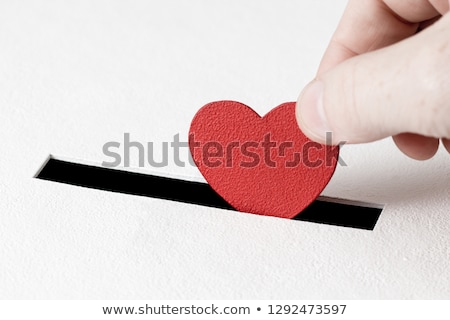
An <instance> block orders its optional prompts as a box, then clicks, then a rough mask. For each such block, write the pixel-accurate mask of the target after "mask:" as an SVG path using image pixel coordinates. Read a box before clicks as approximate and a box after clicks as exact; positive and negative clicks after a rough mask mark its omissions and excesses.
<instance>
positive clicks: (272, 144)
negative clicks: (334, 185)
mask: <svg viewBox="0 0 450 320" xmlns="http://www.w3.org/2000/svg"><path fill="white" fill-rule="evenodd" d="M189 148H190V150H191V154H192V157H193V159H194V161H195V163H196V165H197V167H198V168H199V170H200V172H201V173H202V174H203V176H204V177H205V179H206V181H208V183H209V184H210V185H211V187H212V188H213V189H214V190H215V191H216V192H217V193H218V194H220V195H221V196H222V197H223V198H224V199H225V200H226V201H227V202H228V203H229V204H230V205H232V206H233V207H234V208H235V209H237V210H239V211H243V212H249V213H255V214H261V215H268V216H276V217H281V218H292V217H294V216H296V215H297V214H299V213H300V212H301V211H302V210H303V209H305V208H306V207H307V206H308V205H310V204H311V203H312V202H313V201H314V200H315V199H316V198H317V197H318V196H319V194H320V193H321V192H322V190H323V189H324V188H325V186H326V185H327V183H328V181H329V180H330V179H331V176H332V175H333V172H334V170H335V168H336V164H337V159H338V154H339V149H338V147H331V146H325V145H322V144H318V143H316V142H313V141H311V140H309V139H308V138H307V137H306V136H305V135H304V134H303V133H302V132H301V131H300V130H299V128H298V126H297V122H296V119H295V102H288V103H284V104H281V105H280V106H278V107H276V108H275V109H273V110H272V111H270V112H269V113H268V114H266V115H265V116H264V117H262V118H261V117H260V116H259V115H258V114H257V113H256V112H255V111H253V110H252V109H251V108H249V107H248V106H246V105H244V104H242V103H239V102H235V101H218V102H212V103H209V104H207V105H205V106H204V107H203V108H201V109H200V110H199V111H198V112H197V114H196V115H195V117H194V119H193V120H192V123H191V128H190V131H189Z"/></svg>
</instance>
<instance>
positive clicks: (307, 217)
mask: <svg viewBox="0 0 450 320" xmlns="http://www.w3.org/2000/svg"><path fill="white" fill-rule="evenodd" d="M36 178H38V179H43V180H50V181H55V182H60V183H66V184H71V185H76V186H81V187H86V188H93V189H100V190H106V191H112V192H120V193H126V194H131V195H138V196H145V197H152V198H159V199H165V200H171V201H179V202H185V203H191V204H197V205H203V206H208V207H214V208H221V209H228V210H235V209H234V208H233V207H231V206H230V205H229V204H228V203H227V202H226V201H225V200H223V199H222V198H221V197H220V196H219V195H218V194H217V193H216V192H215V191H214V190H213V189H212V188H211V187H210V186H209V185H208V184H206V183H201V182H193V181H185V180H180V179H173V178H167V177H160V176H155V175H148V174H140V173H135V172H129V171H123V170H116V169H108V168H103V167H96V166H89V165H85V164H79V163H73V162H68V161H63V160H58V159H54V158H50V159H49V160H48V161H47V163H46V164H45V165H44V167H43V168H42V169H41V171H40V172H39V173H38V174H37V176H36ZM381 211H382V209H380V208H374V207H366V206H363V205H353V204H343V203H337V202H334V201H333V199H331V201H324V200H316V201H314V202H313V203H312V204H311V205H310V206H309V207H308V208H306V209H305V210H304V211H303V212H302V213H301V214H298V215H297V216H296V217H294V218H293V220H301V221H309V222H316V223H322V224H331V225H337V226H343V227H351V228H358V229H365V230H373V229H374V227H375V224H376V222H377V220H378V217H379V216H380V213H381Z"/></svg>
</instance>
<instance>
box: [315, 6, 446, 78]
mask: <svg viewBox="0 0 450 320" xmlns="http://www.w3.org/2000/svg"><path fill="white" fill-rule="evenodd" d="M431 2H433V4H432V3H431ZM448 2H449V1H448V0H434V1H432V0H410V1H396V0H385V1H382V0H350V1H349V3H348V5H347V7H346V8H345V11H344V14H343V16H342V18H341V21H340V22H339V25H338V27H337V29H336V31H335V33H334V35H333V37H332V39H331V41H330V43H329V45H328V48H327V50H326V51H325V54H324V57H323V58H322V61H321V63H320V66H319V70H318V72H317V74H318V75H320V74H322V73H324V72H326V71H327V70H329V69H331V68H332V67H334V66H335V65H337V64H339V63H340V62H342V61H344V60H347V59H349V58H351V57H353V56H356V55H360V54H363V53H366V52H369V51H373V50H376V49H380V48H383V47H385V46H388V45H390V44H393V43H396V42H398V41H401V40H403V39H405V38H408V37H410V36H412V35H413V34H415V33H416V32H417V30H418V28H419V25H420V22H423V21H426V20H429V19H432V18H435V17H437V16H439V15H440V14H442V13H444V12H446V11H448Z"/></svg>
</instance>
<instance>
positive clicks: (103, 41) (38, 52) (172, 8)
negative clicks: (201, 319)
mask: <svg viewBox="0 0 450 320" xmlns="http://www.w3.org/2000/svg"><path fill="white" fill-rule="evenodd" d="M344 5H345V1H336V0H327V1H325V0H321V1H315V0H308V1H294V0H291V1H275V0H272V1H261V0H259V1H237V0H234V1H217V0H213V1H211V0H208V1H206V0H204V1H199V0H196V1H167V0H165V1H106V0H105V1H87V0H86V1H79V0H78V1H2V2H1V3H0V48H1V49H0V108H1V118H0V136H1V137H2V143H1V146H2V156H1V157H0V177H1V179H0V194H1V201H0V219H1V223H0V243H1V245H0V259H1V264H0V298H68V299H70V298H95V299H97V298H100V299H102V298H103V299H109V298H115V299H128V298H136V299H148V298H158V299H166V298H175V299H176V298H189V299H196V298H210V299H220V298H224V299H225V298H227V299H232V298H247V299H258V298H261V299H275V298H280V299H289V298H292V299H295V298H312V299H315V298H450V275H449V271H448V270H450V199H449V194H450V187H449V179H450V164H449V161H450V157H449V156H448V155H447V154H446V153H445V152H444V151H443V150H442V149H441V150H440V152H439V153H438V155H437V156H436V157H435V158H434V159H432V160H431V161H428V162H415V161H413V160H409V159H407V158H406V157H404V156H403V155H401V154H400V152H399V151H397V150H396V149H395V147H394V145H393V143H392V142H391V141H389V140H385V141H381V142H377V143H372V144H368V145H359V146H346V147H344V148H343V150H342V153H341V155H342V157H343V159H344V160H345V161H346V162H347V164H348V166H347V167H338V168H337V171H336V174H335V176H334V177H333V179H332V181H331V183H330V184H329V186H328V187H327V189H326V190H325V192H324V195H327V196H338V197H343V198H347V199H356V200H361V201H370V202H377V203H386V204H387V206H386V208H385V210H384V211H383V213H382V214H381V217H380V220H379V222H378V224H377V226H376V228H375V230H374V231H362V230H355V229H349V228H341V227H334V226H327V225H319V224H313V223H307V222H299V221H289V220H283V219H276V218H269V217H261V216H254V215H249V214H243V213H235V212H229V211H222V210H215V209H211V208H204V207H199V206H194V205H188V204H181V203H173V202H168V201H163V200H156V199H149V198H144V197H136V196H128V195H122V194H115V193H109V192H102V191H98V190H90V189H85V188H78V187H73V186H69V185H63V184H57V183H52V182H48V181H41V180H36V179H33V175H34V174H35V173H36V171H37V170H38V168H39V167H40V166H41V165H42V163H43V162H44V161H45V159H46V158H47V156H48V155H49V154H54V155H57V156H58V155H59V156H63V157H66V158H69V159H80V160H83V161H84V162H94V163H101V162H102V161H106V160H108V159H107V158H105V156H103V154H102V146H103V144H104V143H105V142H107V141H112V140H117V141H123V140H122V139H123V134H124V132H129V133H130V134H131V137H132V139H133V140H137V141H141V142H147V141H154V142H156V143H157V144H159V143H160V142H162V141H171V139H172V137H173V135H175V134H176V133H180V136H181V139H182V140H184V141H185V140H186V139H187V131H188V127H189V123H190V120H191V118H192V116H193V115H194V114H195V112H196V110H197V109H198V108H200V107H201V106H202V105H204V104H205V103H207V102H210V101H215V100H222V99H230V100H238V101H241V102H243V103H246V104H248V105H250V106H252V107H253V108H255V110H257V111H258V112H260V113H261V114H264V113H265V112H267V111H268V110H270V109H271V108H272V107H274V106H276V105H278V104H279V103H281V102H285V101H293V100H295V99H296V98H297V95H298V93H299V91H300V89H301V88H302V87H303V86H304V85H305V84H306V83H307V82H308V81H309V80H310V79H311V78H312V77H313V75H314V73H315V69H316V68H317V65H318V63H319V60H320V57H321V54H322V52H323V50H324V48H325V46H326V44H327V41H328V39H329V38H330V36H331V33H332V31H333V29H334V27H335V26H336V23H337V21H338V19H339V16H340V14H341V13H342V10H343V7H344ZM157 150H159V151H160V150H161V148H158V149H157ZM186 154H187V153H186V152H185V156H186ZM145 170H148V171H154V170H155V169H152V168H146V169H145ZM159 171H160V172H162V173H166V174H179V175H185V176H191V177H197V178H198V177H199V173H198V172H197V171H196V169H195V168H192V167H190V166H187V167H185V168H180V167H176V166H174V165H173V163H172V164H171V165H170V166H169V167H166V168H162V169H159Z"/></svg>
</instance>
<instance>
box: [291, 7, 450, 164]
mask: <svg viewBox="0 0 450 320" xmlns="http://www.w3.org/2000/svg"><path fill="white" fill-rule="evenodd" d="M449 2H450V1H449V0H409V1H398V0H384V1H382V0H350V1H349V3H348V5H347V8H346V9H345V12H344V15H343V17H342V19H341V21H340V23H339V25H338V27H337V30H336V31H335V33H334V35H333V37H332V39H331V42H330V44H329V45H328V48H327V50H326V52H325V55H324V57H323V58H322V62H321V64H320V67H319V70H318V73H317V77H316V79H315V80H313V81H312V82H311V83H310V84H309V85H308V86H306V88H305V89H304V90H303V92H302V94H301V95H300V97H299V100H298V102H297V122H298V124H299V126H300V128H301V129H302V131H303V132H304V133H305V134H306V135H307V136H308V137H310V138H311V139H312V140H314V141H317V142H320V143H326V141H325V133H326V132H332V144H338V143H339V142H340V141H345V142H347V143H363V142H370V141H374V140H378V139H382V138H385V137H388V136H393V139H394V142H395V144H396V145H397V146H398V148H399V149H400V150H401V151H403V152H404V153H405V154H407V155H408V156H410V157H411V158H414V159H417V160H425V159H429V158H431V157H432V156H433V155H434V154H435V153H436V151H437V149H438V146H439V140H442V143H443V145H444V146H445V148H446V149H447V151H448V152H450V13H449V14H446V13H447V12H448V11H449Z"/></svg>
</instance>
